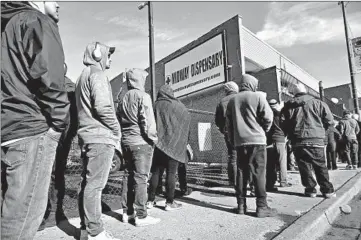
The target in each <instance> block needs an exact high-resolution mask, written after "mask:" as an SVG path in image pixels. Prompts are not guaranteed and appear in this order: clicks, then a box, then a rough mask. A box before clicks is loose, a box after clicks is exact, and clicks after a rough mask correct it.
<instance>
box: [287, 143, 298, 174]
mask: <svg viewBox="0 0 361 240" xmlns="http://www.w3.org/2000/svg"><path fill="white" fill-rule="evenodd" d="M286 148H287V170H289V171H296V159H295V155H294V154H293V149H292V144H291V141H290V140H289V139H287V141H286Z"/></svg>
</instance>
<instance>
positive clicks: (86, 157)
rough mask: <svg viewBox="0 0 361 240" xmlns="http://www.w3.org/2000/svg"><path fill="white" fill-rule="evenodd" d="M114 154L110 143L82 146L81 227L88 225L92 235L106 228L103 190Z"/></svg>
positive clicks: (87, 228) (89, 232)
mask: <svg viewBox="0 0 361 240" xmlns="http://www.w3.org/2000/svg"><path fill="white" fill-rule="evenodd" d="M113 156H114V146H113V145H110V144H100V143H93V144H85V145H84V146H82V159H83V166H84V167H83V173H82V179H83V180H82V183H81V188H80V192H79V216H80V220H81V228H84V227H86V230H87V232H88V234H89V235H90V236H96V235H98V234H99V233H101V232H102V231H103V230H104V227H103V221H102V220H101V215H102V205H101V198H102V191H103V189H104V187H105V185H106V183H107V181H108V176H109V171H110V167H111V164H112V159H113Z"/></svg>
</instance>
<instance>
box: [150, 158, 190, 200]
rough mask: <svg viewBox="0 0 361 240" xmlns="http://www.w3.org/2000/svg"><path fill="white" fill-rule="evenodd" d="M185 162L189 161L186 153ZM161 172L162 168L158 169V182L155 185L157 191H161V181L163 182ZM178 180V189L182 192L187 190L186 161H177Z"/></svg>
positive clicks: (162, 171)
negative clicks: (156, 185)
mask: <svg viewBox="0 0 361 240" xmlns="http://www.w3.org/2000/svg"><path fill="white" fill-rule="evenodd" d="M187 158H188V160H187V162H188V161H189V156H188V154H187ZM163 173H164V168H163V169H160V170H159V182H158V187H157V191H156V192H157V193H162V191H163V190H162V182H163ZM178 181H179V189H180V190H181V191H182V192H183V191H184V192H185V191H187V189H188V186H187V163H182V162H178Z"/></svg>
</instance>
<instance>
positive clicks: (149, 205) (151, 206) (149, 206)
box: [147, 201, 157, 209]
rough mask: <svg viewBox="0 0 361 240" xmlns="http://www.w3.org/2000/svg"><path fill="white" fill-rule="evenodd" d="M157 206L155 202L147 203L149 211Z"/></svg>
mask: <svg viewBox="0 0 361 240" xmlns="http://www.w3.org/2000/svg"><path fill="white" fill-rule="evenodd" d="M155 205H157V203H156V202H155V201H153V202H151V201H148V202H147V209H152V208H153V207H154V206H155Z"/></svg>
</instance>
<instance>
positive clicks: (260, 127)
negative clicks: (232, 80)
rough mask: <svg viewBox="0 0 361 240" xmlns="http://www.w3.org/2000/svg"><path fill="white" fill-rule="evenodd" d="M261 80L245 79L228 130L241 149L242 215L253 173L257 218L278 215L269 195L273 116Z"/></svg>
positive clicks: (228, 115) (234, 100)
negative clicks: (260, 87)
mask: <svg viewBox="0 0 361 240" xmlns="http://www.w3.org/2000/svg"><path fill="white" fill-rule="evenodd" d="M257 87H258V80H257V79H256V78H255V77H253V76H251V75H248V74H244V75H243V76H242V83H241V90H240V92H239V93H238V94H237V95H235V96H234V97H233V98H231V100H230V101H229V103H228V106H227V111H226V129H227V137H228V141H229V142H230V143H231V144H232V145H233V146H234V147H236V149H237V181H236V186H235V190H236V198H237V204H238V206H237V208H236V212H237V213H238V214H245V212H246V211H247V205H246V193H247V191H246V187H247V180H248V179H249V174H252V175H253V176H252V180H253V182H254V186H255V193H256V205H257V209H256V214H257V217H271V216H275V215H276V214H277V211H276V210H275V209H272V208H270V207H268V204H267V194H266V164H267V154H266V144H267V141H266V132H268V131H269V130H270V128H271V126H272V120H273V113H272V110H271V108H270V106H269V105H268V103H267V100H266V97H265V95H264V94H263V93H261V92H257Z"/></svg>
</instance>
